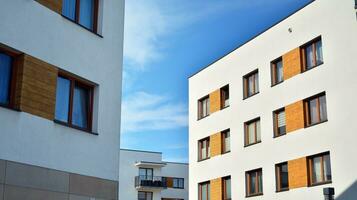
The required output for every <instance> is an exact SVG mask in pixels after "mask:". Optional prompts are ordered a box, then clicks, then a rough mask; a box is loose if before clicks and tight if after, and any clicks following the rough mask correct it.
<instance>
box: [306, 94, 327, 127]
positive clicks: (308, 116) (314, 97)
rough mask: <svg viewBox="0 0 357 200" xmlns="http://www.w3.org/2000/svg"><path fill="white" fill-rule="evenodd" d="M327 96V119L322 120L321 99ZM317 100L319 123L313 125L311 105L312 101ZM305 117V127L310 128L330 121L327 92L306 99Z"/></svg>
mask: <svg viewBox="0 0 357 200" xmlns="http://www.w3.org/2000/svg"><path fill="white" fill-rule="evenodd" d="M323 96H325V100H326V105H325V106H326V119H324V120H321V112H320V97H323ZM315 99H317V103H316V107H317V115H318V119H319V120H318V122H316V123H312V122H311V118H310V114H311V109H310V105H309V103H310V102H311V101H312V100H315ZM304 116H305V127H310V126H314V125H317V124H321V123H324V122H327V121H328V117H327V99H326V93H325V92H321V93H319V94H316V95H314V96H311V97H309V98H306V99H304Z"/></svg>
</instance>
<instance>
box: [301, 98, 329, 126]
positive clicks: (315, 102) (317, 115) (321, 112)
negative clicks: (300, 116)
mask: <svg viewBox="0 0 357 200" xmlns="http://www.w3.org/2000/svg"><path fill="white" fill-rule="evenodd" d="M305 106H306V109H305V110H306V112H307V113H306V117H307V120H306V122H307V126H310V125H313V124H317V123H320V122H324V121H326V120H327V108H326V95H325V94H324V93H323V94H321V95H318V96H315V97H312V98H308V99H307V100H305Z"/></svg>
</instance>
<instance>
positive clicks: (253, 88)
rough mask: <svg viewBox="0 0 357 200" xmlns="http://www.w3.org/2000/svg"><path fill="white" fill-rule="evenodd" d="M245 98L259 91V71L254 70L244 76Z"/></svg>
mask: <svg viewBox="0 0 357 200" xmlns="http://www.w3.org/2000/svg"><path fill="white" fill-rule="evenodd" d="M243 83H244V84H243V85H244V88H243V90H244V98H248V97H250V96H252V95H254V94H257V93H258V92H259V76H258V71H254V72H252V73H250V74H248V75H246V76H244V77H243Z"/></svg>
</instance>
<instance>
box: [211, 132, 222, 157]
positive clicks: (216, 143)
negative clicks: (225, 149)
mask: <svg viewBox="0 0 357 200" xmlns="http://www.w3.org/2000/svg"><path fill="white" fill-rule="evenodd" d="M210 149H211V157H213V156H218V155H221V154H222V137H221V133H220V132H219V133H216V134H214V135H211V136H210Z"/></svg>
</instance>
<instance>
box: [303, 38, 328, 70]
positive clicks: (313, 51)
mask: <svg viewBox="0 0 357 200" xmlns="http://www.w3.org/2000/svg"><path fill="white" fill-rule="evenodd" d="M302 55H303V61H304V62H303V70H304V71H306V70H309V69H312V68H314V67H316V66H318V65H320V64H322V63H323V57H322V42H321V38H317V39H315V40H313V41H312V42H309V43H308V44H306V45H304V46H303V47H302Z"/></svg>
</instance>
